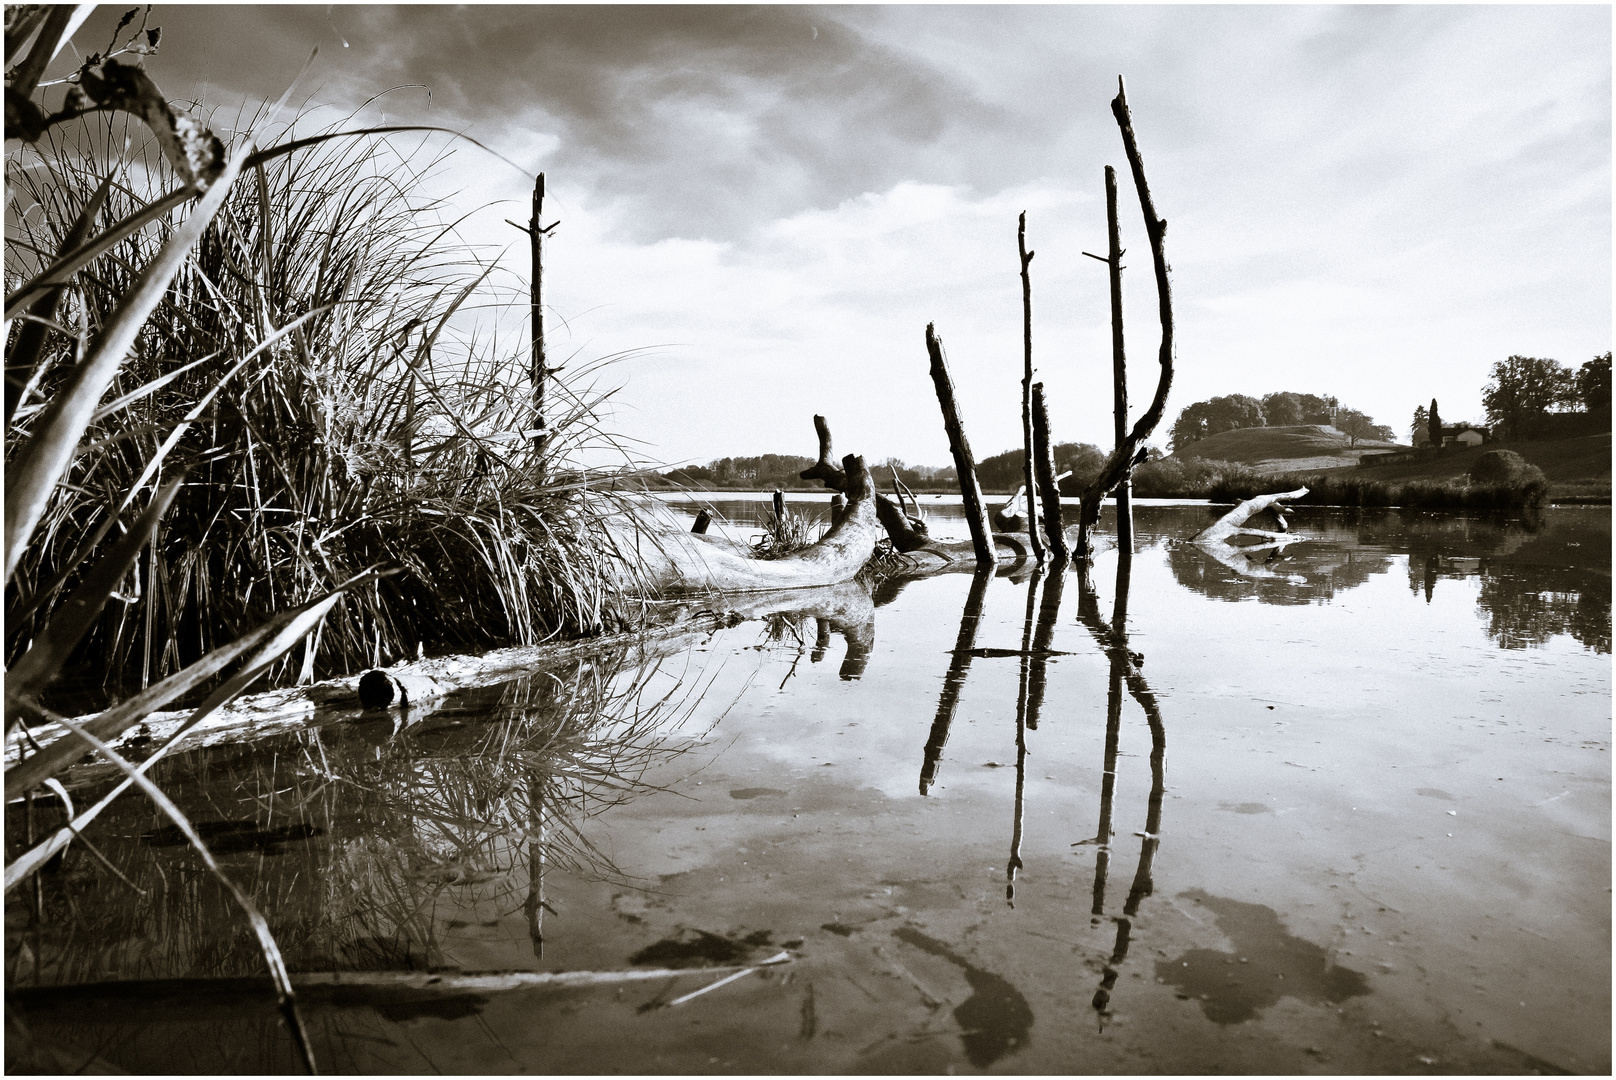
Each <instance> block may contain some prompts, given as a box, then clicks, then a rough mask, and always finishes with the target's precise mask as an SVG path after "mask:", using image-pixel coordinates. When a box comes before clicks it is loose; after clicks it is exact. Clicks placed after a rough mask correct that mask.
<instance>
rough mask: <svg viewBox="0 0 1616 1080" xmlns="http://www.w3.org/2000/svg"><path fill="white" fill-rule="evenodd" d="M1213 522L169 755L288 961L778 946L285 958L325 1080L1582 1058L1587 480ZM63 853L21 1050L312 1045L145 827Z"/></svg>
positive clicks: (179, 1058) (1592, 925) (1599, 721)
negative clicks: (724, 978)
mask: <svg viewBox="0 0 1616 1080" xmlns="http://www.w3.org/2000/svg"><path fill="white" fill-rule="evenodd" d="M922 501H923V504H925V505H927V508H928V513H929V515H930V516H931V517H932V520H933V531H934V533H941V534H944V535H958V536H963V535H964V532H963V523H962V522H961V521H960V520H959V518H958V510H957V506H953V505H952V503H951V501H950V500H931V499H923V500H922ZM824 503H825V499H824V498H823V497H815V498H814V499H812V500H807V499H805V498H795V497H794V498H793V499H792V500H791V504H792V507H793V508H794V509H797V508H803V509H821V508H823V506H824ZM933 504H934V505H933ZM716 506H717V508H718V509H719V510H720V512H721V513H722V514H723V515H724V516H725V517H726V518H727V519H729V521H730V525H729V526H728V527H729V529H730V530H731V532H732V533H733V534H734V535H740V536H744V535H746V534H747V532H748V530H749V529H750V528H752V526H753V524H754V523H756V522H757V521H759V520H761V517H760V514H761V511H762V508H763V503H762V502H761V501H759V500H752V499H733V500H727V501H723V502H719V503H717V504H716ZM1109 513H1110V511H1109V510H1108V511H1107V517H1109ZM1215 514H1216V511H1214V510H1212V509H1209V508H1207V507H1205V506H1156V505H1144V506H1140V507H1138V508H1137V509H1136V522H1137V528H1138V532H1139V540H1138V545H1137V546H1138V551H1137V554H1136V555H1135V556H1134V557H1133V558H1132V559H1131V560H1121V559H1119V557H1118V555H1117V554H1116V553H1115V552H1111V553H1108V554H1105V555H1102V556H1101V557H1100V558H1099V559H1098V560H1097V561H1096V564H1095V565H1094V567H1093V568H1092V571H1091V572H1089V573H1088V574H1086V575H1080V574H1077V573H1075V572H1068V573H1066V574H1062V575H1051V574H1047V573H1038V572H1017V573H1008V574H1007V573H1005V572H1004V571H1002V570H1001V572H1000V573H999V574H998V575H993V574H986V573H981V574H977V575H972V574H969V573H953V574H943V575H938V576H935V577H931V578H925V579H921V580H913V581H908V582H890V581H889V582H887V583H885V584H883V585H881V586H880V587H878V588H877V589H876V590H875V592H874V594H873V596H872V595H871V594H870V593H868V592H866V591H863V590H861V589H860V588H858V587H857V586H846V587H842V588H839V589H834V590H822V591H821V590H815V591H811V592H807V593H803V594H800V595H797V596H795V597H789V598H785V599H780V598H778V597H777V598H775V600H774V602H773V604H772V605H770V604H763V605H754V606H755V607H756V608H757V609H758V611H759V613H760V614H761V616H762V617H760V618H756V619H750V620H748V621H744V622H740V623H739V624H737V625H734V626H731V627H729V628H727V629H724V630H720V631H717V632H713V633H706V634H701V635H692V636H686V637H683V638H674V639H670V640H666V641H663V642H659V643H654V644H651V645H648V646H646V647H645V648H643V649H639V650H634V651H631V652H630V653H628V654H623V655H606V656H599V657H595V658H591V659H588V660H583V661H574V662H571V663H568V664H564V665H559V666H557V667H555V668H553V669H551V670H546V671H542V672H536V673H535V674H534V675H532V676H530V677H528V678H526V679H524V680H521V681H519V682H516V683H512V684H507V685H505V686H501V687H493V688H487V689H483V690H477V691H470V692H465V693H462V694H459V695H456V696H455V697H453V698H451V699H449V700H447V701H445V702H441V703H437V704H436V705H433V706H427V707H426V708H424V709H418V710H416V711H414V712H412V713H411V714H410V715H409V716H408V717H407V721H408V722H407V723H405V722H403V721H402V720H401V721H397V722H395V720H394V719H391V718H388V719H355V718H353V717H351V716H348V717H339V718H338V719H337V720H335V721H334V722H331V723H327V724H325V725H323V726H321V727H319V728H316V729H313V730H310V731H308V732H306V733H304V734H301V735H298V736H292V737H280V738H275V739H269V740H265V741H262V742H258V743H254V744H251V745H246V746H237V747H229V748H225V747H215V748H212V749H208V750H202V751H197V752H195V753H191V754H188V755H183V756H181V757H179V758H178V759H176V760H174V761H172V762H168V763H166V764H164V765H161V766H159V767H158V770H157V772H158V774H159V776H160V779H161V782H162V783H163V784H164V786H165V787H166V788H167V789H168V790H170V791H171V792H173V793H174V795H175V797H176V800H177V801H178V802H179V803H180V805H181V806H182V807H183V808H184V809H185V810H187V811H188V813H189V814H190V815H191V817H192V820H193V821H195V822H197V823H198V827H199V828H201V829H202V830H203V831H204V833H205V834H207V835H208V836H209V837H210V838H211V839H212V841H213V842H214V850H215V851H216V852H217V853H218V856H219V859H220V861H221V863H222V864H223V865H224V866H225V867H226V869H227V870H228V871H229V872H230V873H232V874H233V875H234V876H235V878H236V880H237V881H239V882H240V883H241V884H242V885H243V886H244V887H246V888H247V889H248V891H249V892H250V893H251V894H252V895H253V897H254V899H255V902H256V903H257V904H258V905H259V907H260V908H261V909H262V910H263V911H264V912H265V914H266V915H267V916H268V918H269V921H270V923H271V925H272V926H273V927H274V930H275V934H276V937H277V939H278V940H279V942H280V945H281V948H282V949H283V951H284V953H285V955H286V959H287V963H288V965H289V966H290V967H291V969H292V970H293V971H294V972H332V971H348V972H354V971H372V972H384V971H392V972H408V971H435V972H439V973H443V974H453V973H454V972H457V971H458V972H479V971H513V970H514V971H536V972H555V971H565V972H596V973H615V972H625V971H635V970H646V969H680V970H682V971H683V970H685V969H694V968H705V967H722V968H724V971H723V972H722V973H721V974H725V975H727V974H729V973H730V972H731V971H733V970H735V969H736V968H737V967H739V969H740V970H743V971H744V970H746V967H747V966H753V965H755V964H756V962H758V961H762V960H767V959H770V958H774V957H779V955H780V954H781V953H784V954H785V956H784V962H780V963H776V964H773V965H767V966H762V967H758V968H756V970H752V971H751V972H750V973H748V974H745V975H743V976H742V977H740V978H738V979H735V980H733V981H730V982H728V983H725V984H724V985H720V986H716V987H714V988H713V989H711V990H710V991H709V992H706V993H703V994H699V995H697V996H694V997H688V998H687V995H690V994H692V993H693V992H695V991H699V990H701V989H702V988H703V987H705V986H708V985H709V984H712V983H715V982H717V981H718V979H719V974H715V973H708V972H705V971H700V970H688V971H687V972H686V973H683V974H678V973H676V974H664V975H662V976H659V977H657V978H655V979H638V980H631V981H623V980H622V979H617V980H616V981H612V980H611V979H610V978H607V977H604V976H603V977H602V978H600V979H596V980H593V981H592V982H591V981H590V980H589V978H588V977H585V979H584V982H583V984H580V985H560V984H557V985H553V986H546V987H537V988H527V989H514V990H486V989H485V990H483V991H477V992H473V990H475V988H472V989H471V990H468V989H466V988H465V987H461V988H459V989H456V988H454V987H453V986H452V985H450V986H446V988H440V989H439V990H436V991H434V990H432V988H431V987H423V986H421V985H420V982H421V980H416V982H415V983H408V982H407V981H401V982H400V983H399V984H398V985H397V986H394V987H391V988H389V987H382V988H374V987H372V988H361V989H354V988H341V987H338V988H336V989H333V988H331V987H329V986H328V987H325V988H323V989H322V988H321V987H318V986H315V987H311V988H310V989H308V990H306V991H305V992H304V993H303V995H302V1001H301V1009H302V1013H303V1016H304V1018H305V1022H306V1024H307V1027H308V1029H309V1030H310V1032H311V1034H312V1038H313V1045H314V1051H315V1054H316V1056H317V1059H318V1060H319V1063H320V1065H321V1067H322V1068H323V1069H326V1070H330V1071H345V1072H407V1073H417V1072H430V1071H434V1070H437V1071H443V1072H477V1073H484V1072H517V1071H527V1072H586V1073H607V1072H631V1073H664V1072H695V1073H758V1072H835V1073H869V1072H877V1073H879V1072H905V1073H908V1072H919V1073H972V1072H1007V1073H1049V1072H1077V1073H1096V1072H1133V1073H1138V1072H1145V1073H1159V1072H1166V1073H1175V1072H1188V1073H1205V1072H1236V1073H1247V1072H1255V1073H1341V1072H1371V1073H1409V1072H1446V1073H1469V1072H1505V1073H1523V1072H1524V1073H1531V1072H1555V1071H1572V1072H1588V1073H1608V1072H1609V1070H1610V1066H1611V1059H1610V1037H1611V1002H1610V991H1611V968H1610V956H1611V952H1610V945H1611V940H1610V927H1611V922H1610V920H1611V890H1610V885H1611V863H1610V854H1611V847H1610V824H1611V802H1610V794H1611V765H1610V737H1611V660H1610V630H1611V620H1610V596H1611V575H1610V571H1611V567H1610V552H1611V535H1610V521H1611V518H1610V512H1609V510H1608V509H1595V510H1582V509H1554V510H1550V511H1547V512H1546V513H1544V514H1543V515H1541V517H1540V518H1538V519H1536V520H1533V521H1529V522H1523V521H1511V522H1503V521H1499V520H1495V519H1489V518H1484V517H1465V516H1460V515H1453V514H1430V513H1425V514H1413V513H1410V514H1402V513H1399V512H1395V511H1362V512H1359V511H1347V510H1329V509H1313V508H1303V509H1301V510H1300V511H1299V512H1298V513H1297V514H1296V515H1295V518H1294V519H1293V521H1292V527H1293V528H1294V529H1296V530H1297V531H1299V532H1301V533H1303V534H1304V535H1306V536H1307V539H1306V540H1304V541H1303V542H1301V543H1298V544H1296V545H1293V546H1292V547H1290V548H1288V549H1286V551H1285V552H1284V554H1283V556H1281V557H1279V558H1275V559H1272V560H1267V558H1266V555H1260V556H1256V557H1253V558H1247V557H1245V556H1235V557H1232V558H1229V559H1226V560H1224V561H1219V560H1215V559H1213V558H1211V557H1209V556H1208V555H1206V554H1205V553H1203V552H1202V551H1200V550H1199V549H1197V548H1195V547H1193V546H1191V545H1189V544H1187V543H1186V542H1185V540H1186V538H1188V537H1190V536H1192V535H1194V533H1195V532H1197V531H1198V530H1199V529H1200V528H1202V527H1203V526H1204V524H1205V523H1207V522H1208V521H1210V520H1211V518H1212V517H1214V516H1215ZM771 606H772V607H773V608H774V609H775V610H773V611H772V612H771V611H770V610H769V609H770V607H771ZM105 783H106V781H105V780H104V779H98V778H96V777H94V776H91V777H89V778H88V779H86V780H85V781H83V784H84V786H82V787H81V788H79V789H78V790H77V791H75V799H81V798H88V797H90V796H92V795H93V794H94V791H95V789H96V788H97V787H98V786H99V785H104V784H105ZM38 812H39V813H40V814H41V815H43V816H44V821H45V823H46V824H50V825H54V824H55V822H56V820H57V818H56V817H52V816H51V815H52V814H53V813H54V811H53V810H51V809H50V808H42V809H41V810H39V811H38ZM20 817H21V815H20V814H17V813H15V812H13V813H11V814H8V815H7V826H8V836H9V838H10V839H11V841H12V842H13V843H16V842H17V841H18V839H19V836H20V833H19V830H20V828H21V827H22V826H21V823H20V822H19V820H18V819H19V818H20ZM87 838H88V839H89V840H90V841H92V842H93V843H94V844H95V845H96V847H97V849H98V850H99V852H100V853H101V855H102V856H104V858H105V859H106V860H107V862H109V863H110V864H112V865H113V866H115V867H116V868H117V870H118V873H119V874H121V875H122V877H123V878H124V879H126V880H122V881H120V880H119V877H118V876H115V875H114V874H113V873H112V872H111V871H110V870H109V869H108V868H107V866H105V865H103V863H102V862H101V861H100V859H98V858H97V857H96V856H95V855H94V854H92V853H90V852H89V851H87V850H86V848H85V845H83V844H78V843H75V845H74V846H73V847H72V848H70V849H69V851H68V854H67V856H66V858H65V860H64V862H63V863H62V864H61V865H60V866H57V867H53V868H51V869H50V870H49V871H48V872H47V873H45V874H43V875H41V877H40V882H41V888H40V895H39V897H38V899H39V900H40V901H41V902H42V904H43V911H44V914H45V918H44V920H43V923H40V922H36V920H35V918H34V914H33V907H32V905H33V903H34V900H35V897H34V894H33V891H32V889H31V888H30V887H28V886H25V887H23V888H21V889H19V890H17V892H16V893H14V894H13V895H12V896H10V897H8V900H7V908H6V930H7V938H6V960H7V968H8V987H9V988H11V989H12V990H13V991H17V990H19V988H29V987H39V989H25V990H23V991H22V992H20V993H14V994H13V996H12V1001H13V1004H14V1005H16V1006H17V1007H18V1015H19V1016H20V1017H21V1020H22V1022H23V1023H25V1024H26V1025H27V1027H28V1030H29V1031H30V1032H31V1034H32V1035H33V1037H34V1038H35V1039H37V1040H39V1041H40V1044H41V1045H42V1046H49V1047H52V1048H54V1052H55V1053H57V1054H59V1055H62V1058H61V1060H63V1061H65V1062H67V1064H68V1065H69V1067H72V1066H75V1065H76V1064H78V1063H80V1062H84V1061H91V1062H92V1064H110V1065H114V1066H117V1067H119V1068H122V1069H127V1070H130V1071H139V1072H170V1071H177V1072H192V1071H202V1072H217V1071H238V1072H274V1071H290V1070H292V1069H293V1068H294V1062H293V1059H292V1057H291V1051H290V1044H289V1042H288V1040H287V1037H286V1034H285V1031H284V1029H283V1028H281V1027H280V1025H279V1022H278V1020H277V1018H276V1014H275V1011H274V1008H273V1005H272V1003H271V1002H270V1000H269V998H268V995H267V994H266V993H264V992H263V991H262V989H261V988H259V987H258V986H257V985H256V984H255V983H253V982H240V981H238V982H208V981H204V980H216V979H222V978H226V977H231V978H236V979H242V978H245V977H255V976H259V975H261V974H262V972H263V961H262V959H261V958H260V957H259V956H258V954H257V952H256V948H255V945H254V942H253V939H252V937H251V934H250V932H249V931H248V930H247V927H246V923H245V920H244V919H243V918H242V917H241V915H240V914H239V911H238V910H237V909H235V908H234V907H233V905H232V904H231V903H230V902H229V900H228V897H227V895H226V894H225V893H224V891H223V889H222V888H221V887H220V886H219V885H218V884H217V883H216V882H215V881H214V880H213V879H212V878H210V877H209V876H208V875H207V874H206V873H205V872H204V871H203V869H202V868H201V865H200V863H199V861H198V859H197V857H196V856H195V854H194V853H193V852H191V851H190V850H189V849H188V848H187V847H186V846H185V845H184V844H182V843H178V842H177V840H178V837H177V836H176V835H174V830H173V829H171V828H168V827H166V823H165V819H163V818H161V817H160V816H159V815H157V813H156V812H155V811H153V810H152V809H151V807H150V805H149V804H148V803H146V802H144V801H142V800H140V799H138V798H136V797H133V796H127V797H125V798H124V800H123V801H122V802H121V803H120V804H116V805H115V807H114V809H113V810H112V811H109V812H108V813H107V814H106V815H105V816H104V817H103V818H102V819H101V820H100V821H99V822H98V823H97V824H96V825H95V826H94V827H93V828H92V829H91V830H90V831H89V832H88V834H87ZM136 889H139V890H142V892H143V895H142V893H137V892H136V891H135V890H136ZM104 980H124V981H126V982H125V984H124V985H121V986H101V987H91V988H89V989H84V988H83V987H84V984H90V983H99V982H102V981H104ZM128 980H164V981H163V982H160V983H152V982H146V983H137V984H133V985H131V984H128V983H127V981H128ZM70 987H79V989H70ZM8 1034H10V1033H8ZM15 1042H16V1039H15V1037H14V1036H13V1037H10V1038H8V1040H7V1046H8V1055H9V1054H10V1053H11V1048H12V1046H13V1044H14V1043H15Z"/></svg>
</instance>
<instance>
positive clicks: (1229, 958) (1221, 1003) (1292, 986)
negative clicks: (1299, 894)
mask: <svg viewBox="0 0 1616 1080" xmlns="http://www.w3.org/2000/svg"><path fill="white" fill-rule="evenodd" d="M1179 895H1180V896H1181V897H1184V898H1185V899H1188V900H1193V901H1194V902H1195V903H1197V904H1200V905H1201V906H1202V907H1204V908H1206V909H1207V910H1208V911H1210V912H1212V914H1213V915H1214V916H1216V918H1217V925H1218V929H1219V930H1221V931H1222V932H1223V934H1224V935H1225V936H1226V937H1228V938H1229V940H1230V941H1231V942H1232V943H1233V944H1234V949H1233V950H1232V951H1230V952H1219V951H1218V950H1216V949H1191V950H1189V951H1188V952H1186V953H1183V954H1182V955H1180V956H1178V957H1177V958H1175V959H1171V960H1158V961H1156V977H1157V978H1158V979H1160V980H1161V981H1163V982H1165V983H1167V984H1169V985H1171V986H1175V987H1177V988H1178V990H1179V993H1180V994H1181V995H1182V996H1185V997H1189V998H1192V999H1194V1000H1197V1001H1199V1002H1200V1003H1201V1011H1202V1012H1203V1013H1205V1014H1206V1018H1207V1019H1208V1020H1211V1021H1212V1022H1213V1023H1215V1024H1238V1023H1241V1022H1242V1021H1245V1020H1250V1019H1252V1018H1253V1017H1255V1016H1256V1015H1257V1014H1258V1013H1259V1012H1261V1011H1262V1010H1263V1009H1266V1008H1268V1007H1269V1006H1271V1005H1274V1004H1277V1003H1278V1002H1279V1000H1280V999H1281V998H1285V997H1293V998H1296V999H1298V1000H1300V1001H1306V1002H1311V1003H1326V1002H1327V1003H1329V1004H1332V1005H1334V1004H1339V1003H1340V1002H1343V1001H1346V1000H1347V999H1348V998H1353V997H1361V996H1363V995H1365V994H1367V993H1369V981H1368V979H1366V978H1365V977H1364V976H1363V974H1362V973H1361V972H1357V971H1354V970H1352V969H1351V968H1344V967H1339V966H1337V965H1335V964H1333V963H1331V961H1330V956H1329V954H1328V953H1327V952H1325V951H1324V949H1322V948H1320V947H1319V946H1317V945H1315V944H1313V943H1312V942H1311V941H1308V940H1306V939H1305V938H1299V937H1296V936H1295V935H1293V934H1291V933H1290V932H1289V931H1288V930H1286V929H1285V926H1284V923H1282V922H1281V921H1280V918H1279V914H1278V913H1277V912H1276V911H1274V909H1273V908H1270V907H1265V906H1264V905H1262V904H1248V903H1245V902H1243V901H1240V900H1230V899H1227V898H1225V897H1221V896H1212V895H1211V894H1209V893H1206V892H1203V891H1202V890H1200V889H1190V890H1187V891H1185V892H1182V893H1180V894H1179Z"/></svg>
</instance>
